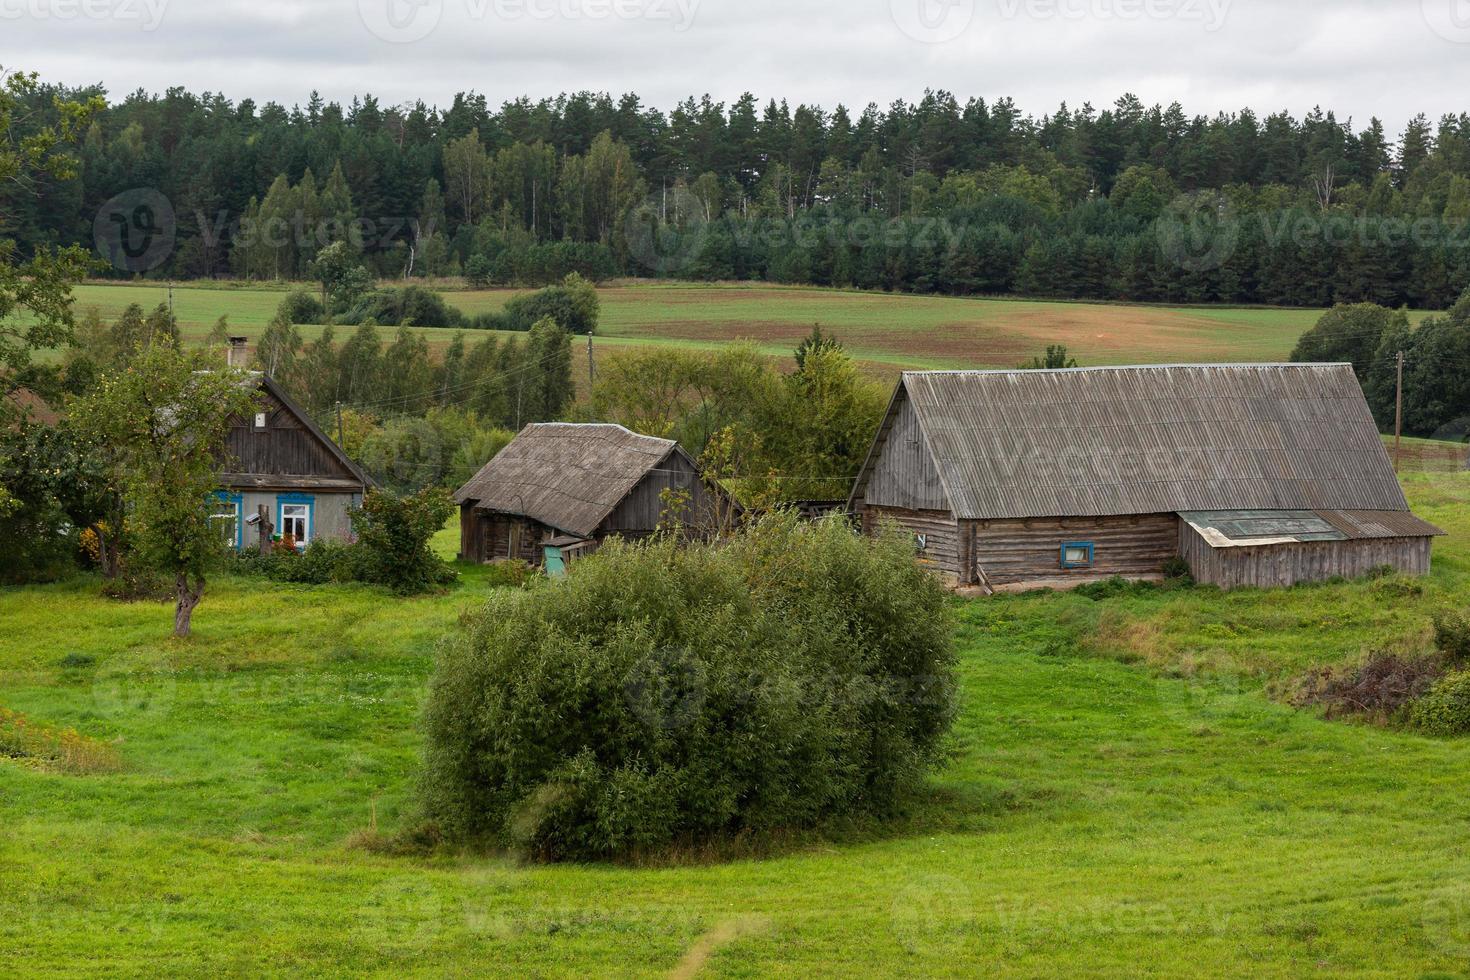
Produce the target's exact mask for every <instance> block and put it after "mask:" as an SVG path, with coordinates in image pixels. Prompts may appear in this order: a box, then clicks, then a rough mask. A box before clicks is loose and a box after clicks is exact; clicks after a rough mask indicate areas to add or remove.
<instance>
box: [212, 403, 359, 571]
mask: <svg viewBox="0 0 1470 980" xmlns="http://www.w3.org/2000/svg"><path fill="white" fill-rule="evenodd" d="M250 383H252V384H255V385H257V386H258V387H259V389H260V392H259V399H258V401H257V404H256V407H255V412H254V413H253V414H252V415H251V416H249V417H241V418H235V419H233V420H231V425H230V431H229V434H228V436H227V437H226V441H225V452H224V459H225V463H224V466H225V469H226V472H224V473H222V474H221V476H220V484H221V487H220V491H219V493H218V495H217V499H218V508H219V509H218V510H217V512H216V519H217V520H218V521H219V523H220V534H221V536H222V537H224V539H225V541H226V542H227V543H229V544H230V545H231V546H232V547H234V548H236V549H237V550H241V551H243V550H246V549H250V548H259V547H261V545H262V544H263V543H267V542H269V541H271V539H272V538H273V537H278V538H282V539H284V538H286V537H288V536H289V537H290V539H291V540H292V541H293V542H294V543H295V545H296V547H297V548H305V547H306V546H307V544H309V543H310V542H312V541H315V540H318V539H327V540H337V541H345V540H348V539H349V538H350V537H351V534H352V524H351V521H350V520H349V514H350V512H351V510H352V508H353V507H356V506H359V505H361V503H362V497H363V494H365V493H366V492H367V490H368V488H369V487H371V486H372V485H373V484H372V480H371V479H370V478H369V477H368V475H367V474H366V473H364V472H363V471H362V469H361V467H359V466H358V465H357V464H356V463H354V462H353V461H352V460H351V459H349V458H348V457H347V454H346V453H345V452H343V451H342V448H341V447H340V446H338V445H337V444H336V443H335V442H333V441H332V440H331V439H330V438H328V436H327V435H326V433H324V432H322V430H321V429H320V428H318V427H317V425H316V423H315V422H313V421H312V420H311V416H309V415H307V414H306V412H305V411H304V410H302V409H301V408H300V407H299V406H298V405H296V404H295V403H294V402H293V401H292V400H291V399H290V398H289V397H288V396H287V395H286V393H285V392H284V391H282V390H281V387H280V385H278V384H276V383H275V382H274V381H272V380H271V379H270V378H269V377H268V376H266V375H263V374H255V375H251V378H250Z"/></svg>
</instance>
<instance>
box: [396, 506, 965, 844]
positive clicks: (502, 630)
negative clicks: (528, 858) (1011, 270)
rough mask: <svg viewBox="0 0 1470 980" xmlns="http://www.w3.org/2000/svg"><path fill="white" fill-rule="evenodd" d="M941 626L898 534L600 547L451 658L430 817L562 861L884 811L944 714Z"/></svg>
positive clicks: (929, 745) (781, 526)
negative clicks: (683, 545) (878, 537)
mask: <svg viewBox="0 0 1470 980" xmlns="http://www.w3.org/2000/svg"><path fill="white" fill-rule="evenodd" d="M949 631H950V626H949V616H948V600H947V597H946V595H945V592H944V590H943V588H942V587H941V586H940V585H939V583H938V582H937V581H936V580H934V579H933V578H932V577H930V576H929V575H928V574H927V573H925V572H923V571H922V570H920V569H919V568H918V567H917V566H916V565H915V563H914V561H913V552H912V547H911V545H910V544H909V543H908V541H907V540H906V539H905V537H904V536H903V535H900V534H896V533H895V534H890V535H887V536H885V537H884V538H882V539H881V540H876V541H875V540H872V539H867V538H863V537H860V536H858V535H855V534H854V533H853V532H852V531H851V530H849V529H848V528H847V527H846V526H845V525H844V524H843V523H842V522H839V521H827V522H822V523H820V524H816V525H804V524H801V523H799V522H798V521H797V520H796V519H795V518H794V516H791V515H780V516H777V517H773V518H769V519H767V520H765V521H763V522H761V523H759V524H758V525H756V526H754V527H753V528H752V529H750V530H749V531H748V532H746V533H745V534H743V535H741V536H739V537H738V538H736V539H734V540H732V541H730V542H728V543H726V544H724V545H722V546H719V547H712V546H703V545H698V546H693V547H689V548H687V549H686V548H680V547H678V546H677V545H676V543H675V542H674V541H672V540H670V539H658V540H654V541H652V542H651V543H647V544H644V545H626V544H621V543H617V542H614V543H610V544H608V545H607V546H605V547H604V548H603V549H602V550H600V551H599V552H598V553H597V554H595V555H593V556H592V557H590V558H587V559H584V560H582V561H580V562H578V563H577V564H576V565H575V566H574V568H573V570H572V574H571V575H570V577H569V578H568V579H567V580H565V581H563V582H559V583H555V584H548V585H543V586H542V587H540V588H536V589H532V590H530V591H528V592H505V593H499V594H497V595H495V596H493V597H492V598H491V600H490V602H489V603H488V604H487V605H486V606H485V607H484V608H483V609H482V610H480V611H479V612H477V613H474V614H472V615H470V616H469V617H467V618H466V619H465V621H464V623H463V624H462V626H461V628H460V629H459V630H458V632H457V633H456V634H455V635H454V636H453V637H452V639H451V640H450V642H449V643H448V645H447V646H446V647H445V648H444V651H443V653H442V654H441V657H440V661H439V664H438V667H437V669H436V672H435V675H434V679H433V682H432V686H431V692H430V698H429V704H428V708H427V713H426V725H427V729H428V744H427V748H426V753H425V771H424V776H423V794H424V805H425V810H426V814H427V816H428V817H429V818H430V819H432V820H434V821H435V822H436V823H437V824H439V825H440V826H441V827H443V828H444V829H445V830H446V831H447V832H448V833H449V834H450V835H451V837H454V838H457V839H460V840H484V841H499V842H501V843H508V844H516V845H519V846H522V847H525V848H526V849H527V850H528V851H529V852H531V853H533V854H536V855H539V856H542V857H546V858H552V859H562V858H573V859H582V858H604V857H609V856H614V855H623V854H628V853H630V852H635V851H640V850H645V849H652V848H662V847H666V846H669V845H671V844H673V843H675V842H677V841H684V840H690V841H698V840H708V839H711V838H715V837H721V836H725V835H734V834H740V833H743V832H771V831H778V830H782V829H787V828H795V827H804V826H811V825H814V824H818V823H821V822H822V821H824V820H826V819H829V818H832V817H834V816H838V815H858V814H871V815H887V814H891V813H893V812H894V811H895V810H896V809H898V808H899V807H900V806H901V805H902V804H903V802H904V801H905V799H907V798H908V795H909V794H910V793H911V792H912V791H913V790H914V789H916V788H917V786H918V785H919V784H920V783H921V782H922V780H923V777H924V774H925V772H926V771H927V770H928V769H929V768H930V767H931V766H932V765H933V764H934V763H935V762H936V761H937V759H938V758H939V753H940V745H941V740H942V739H943V737H944V735H945V733H946V732H947V731H948V728H949V725H950V722H951V720H952V718H953V716H954V676H953V670H954V651H953V646H952V641H951V639H950V632H949Z"/></svg>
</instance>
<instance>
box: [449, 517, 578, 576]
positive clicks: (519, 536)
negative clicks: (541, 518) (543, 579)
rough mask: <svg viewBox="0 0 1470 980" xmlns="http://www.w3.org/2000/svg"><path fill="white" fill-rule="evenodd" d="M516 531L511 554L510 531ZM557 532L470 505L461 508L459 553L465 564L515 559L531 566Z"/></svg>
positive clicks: (539, 559) (535, 523)
mask: <svg viewBox="0 0 1470 980" xmlns="http://www.w3.org/2000/svg"><path fill="white" fill-rule="evenodd" d="M512 530H514V531H515V539H516V540H515V550H514V552H512V550H511V531H512ZM557 533H558V532H557V531H555V530H554V529H552V528H549V527H547V526H546V525H544V524H541V523H539V522H537V521H533V520H530V519H528V518H524V517H515V516H512V515H510V514H500V513H496V512H494V511H486V510H477V509H475V507H474V506H473V505H472V504H465V505H464V506H462V507H461V508H460V515H459V549H460V557H461V558H462V559H464V560H465V561H470V562H476V563H480V564H483V563H485V562H491V561H504V560H507V559H510V558H518V559H520V560H521V561H525V562H529V563H530V564H532V565H539V564H541V561H542V558H543V557H544V556H543V554H542V550H541V546H542V544H543V542H545V541H546V540H547V539H549V538H552V537H556V536H557Z"/></svg>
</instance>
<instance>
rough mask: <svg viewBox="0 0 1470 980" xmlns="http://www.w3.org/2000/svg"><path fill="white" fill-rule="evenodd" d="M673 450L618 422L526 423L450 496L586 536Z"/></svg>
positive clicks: (674, 445) (671, 445) (674, 446)
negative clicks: (526, 424) (496, 453)
mask: <svg viewBox="0 0 1470 980" xmlns="http://www.w3.org/2000/svg"><path fill="white" fill-rule="evenodd" d="M678 451H679V447H678V444H677V443H675V442H672V441H671V440H668V439H655V438H654V437H653V436H644V435H639V434H638V433H636V432H630V431H629V430H627V429H625V428H623V427H622V426H621V425H600V424H597V425H594V424H572V423H562V422H547V423H542V424H537V425H528V426H526V427H525V428H524V429H523V430H521V434H520V435H518V436H516V438H515V440H514V441H512V442H511V444H510V445H509V446H506V447H505V448H504V449H502V450H501V451H500V453H499V455H497V456H496V457H495V458H494V459H492V460H491V461H490V462H488V463H486V464H485V467H484V469H482V470H480V472H479V473H477V474H475V476H474V478H473V479H471V480H470V481H469V482H468V483H466V484H465V485H464V486H463V487H460V489H459V492H458V493H456V494H455V495H454V499H455V501H456V502H457V503H460V504H463V503H465V502H467V501H471V500H473V501H477V502H478V506H480V507H484V508H486V509H488V510H498V511H502V512H504V513H508V514H520V515H524V516H526V517H530V518H532V519H534V520H537V521H540V522H541V523H542V524H545V525H547V526H549V527H554V528H557V529H558V530H561V531H565V532H567V533H568V534H575V535H578V536H581V537H587V536H588V535H590V534H592V533H593V532H594V531H596V530H597V526H598V525H599V524H601V523H602V522H603V520H604V519H605V518H606V517H607V516H608V515H609V514H611V513H612V511H613V509H614V508H615V507H617V505H618V504H620V503H621V502H622V501H623V498H624V497H626V496H627V495H628V494H629V493H630V492H632V490H633V488H634V487H636V486H637V485H638V483H639V481H641V480H642V479H643V478H644V477H645V476H647V475H648V473H649V471H650V470H654V469H657V468H658V466H659V465H660V464H661V463H662V462H663V461H664V460H666V459H668V458H669V456H670V455H672V454H673V453H675V452H678Z"/></svg>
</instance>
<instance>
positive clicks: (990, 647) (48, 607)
mask: <svg viewBox="0 0 1470 980" xmlns="http://www.w3.org/2000/svg"><path fill="white" fill-rule="evenodd" d="M1415 448H1416V449H1417V450H1423V449H1424V447H1422V446H1416V447H1415ZM1428 458H1429V454H1427V453H1422V452H1421V453H1417V454H1415V455H1413V456H1412V457H1411V459H1412V460H1413V463H1412V465H1410V466H1408V467H1406V468H1407V469H1408V470H1409V471H1410V472H1407V473H1406V476H1405V482H1406V484H1407V487H1408V490H1409V493H1410V497H1411V500H1412V502H1413V504H1414V506H1415V508H1416V510H1417V511H1418V512H1419V513H1421V514H1422V515H1423V516H1424V517H1426V518H1427V519H1429V520H1431V521H1434V522H1436V523H1438V524H1440V525H1441V526H1442V527H1444V528H1445V529H1446V530H1447V531H1449V532H1450V533H1449V536H1448V537H1446V538H1443V539H1440V541H1439V542H1438V544H1437V547H1436V559H1435V569H1434V572H1433V574H1432V575H1431V576H1430V577H1429V578H1428V579H1426V580H1423V581H1422V582H1405V581H1402V580H1397V579H1385V580H1377V581H1372V582H1360V583H1342V584H1328V585H1322V586H1313V587H1300V588H1295V589H1291V590H1287V591H1284V592H1276V593H1265V592H1256V591H1250V590H1247V591H1241V592H1236V593H1231V594H1221V593H1219V592H1216V591H1213V590H1206V589H1182V590H1163V589H1157V588H1125V589H1120V590H1117V591H1116V594H1113V595H1111V596H1095V597H1092V598H1089V597H1088V596H1084V595H1076V594H1070V595H1060V594H1050V593H1042V594H1033V595H1024V596H1013V597H1004V598H996V599H991V600H976V601H971V602H959V601H956V605H955V614H956V629H957V633H958V639H959V643H960V648H961V651H962V654H961V664H960V675H961V680H962V691H963V707H962V712H961V715H960V718H959V721H958V723H957V725H956V727H955V730H954V737H953V744H952V752H951V757H950V762H949V763H948V764H947V765H946V766H945V767H944V768H943V770H942V771H940V772H938V773H937V774H936V775H935V776H934V778H933V780H932V783H931V787H930V791H929V793H928V794H927V795H926V796H925V797H924V798H922V799H919V800H916V801H914V803H913V804H912V806H911V808H910V810H909V812H908V813H907V815H906V816H905V817H904V818H903V819H901V820H899V821H897V822H895V823H892V824H889V825H886V826H881V827H875V826H869V825H861V824H855V825H852V826H835V827H829V828H825V829H823V830H821V831H809V832H805V833H800V834H794V835H792V836H791V837H790V838H785V839H781V840H773V841H768V842H763V843H762V844H761V845H760V846H759V847H752V848H751V849H750V850H749V853H744V854H742V856H740V857H739V858H737V859H733V860H726V861H712V860H695V859H688V858H685V859H680V858H674V859H671V860H669V861H668V862H666V863H663V864H659V865H654V866H641V867H632V866H616V865H589V866H557V867H542V866H528V865H525V864H522V863H520V862H519V861H517V859H516V858H515V857H514V856H513V855H503V854H460V853H441V854H437V855H435V856H433V857H395V856H389V855H387V854H383V853H381V852H379V851H377V850H374V849H371V848H368V847H364V846H363V841H365V840H371V839H374V835H373V834H372V831H373V830H376V831H377V834H378V835H391V834H392V833H394V832H396V831H397V830H399V829H400V828H402V827H404V826H408V825H410V824H411V823H412V822H413V814H414V775H415V767H416V760H417V758H418V752H419V746H420V735H419V733H418V732H417V731H416V727H415V726H416V720H417V717H418V714H419V710H420V705H421V703H422V699H423V696H424V689H425V683H426V680H427V678H428V676H429V673H430V671H431V669H432V664H433V660H434V651H435V645H436V643H437V641H438V638H439V637H440V636H441V635H442V634H443V633H444V631H446V630H448V629H451V628H452V627H453V625H454V623H455V620H456V617H457V616H458V615H459V614H460V613H461V612H462V611H463V610H466V609H469V608H473V607H474V606H475V605H476V604H477V603H479V602H482V601H483V600H484V597H485V595H486V594H487V591H488V589H489V584H488V581H487V580H486V578H485V577H484V575H483V573H482V572H481V570H479V569H474V568H463V569H461V579H460V582H459V584H458V585H457V586H456V587H455V588H453V589H452V590H450V591H448V592H447V593H445V594H442V595H438V596H432V597H429V598H422V599H410V600H403V599H398V598H395V597H393V596H391V595H390V594H388V593H386V592H382V591H378V590H375V589H372V588H366V587H358V586H323V587H305V586H289V585H281V584H273V583H267V582H261V581H256V580H246V579H236V578H222V579H220V580H218V581H216V582H214V583H213V584H212V585H211V588H210V591H209V592H208V594H207V595H206V597H205V599H204V602H203V604H202V605H201V606H200V608H199V610H198V612H197V614H196V616H195V632H196V635H195V637H194V638H193V639H192V640H191V641H188V642H176V641H173V640H170V639H168V633H169V628H170V624H171V610H170V609H169V608H168V607H167V606H166V605H165V604H162V603H151V602H143V603H119V602H114V601H110V600H106V599H103V598H101V597H100V596H99V594H98V582H97V580H96V579H95V578H92V577H86V576H84V577H79V578H77V579H74V580H72V581H69V582H65V583H61V584H56V585H47V586H35V587H28V588H21V589H10V590H4V591H0V706H3V707H5V708H9V709H12V710H18V711H21V712H24V713H25V714H26V715H27V716H28V717H29V718H31V719H33V720H34V721H35V722H36V723H41V724H46V725H50V726H54V727H58V728H66V727H74V728H76V729H77V730H78V731H79V732H81V733H82V734H83V735H86V736H89V737H92V738H95V739H99V740H102V741H104V742H106V743H108V744H110V745H112V746H113V747H115V749H116V751H117V753H118V755H119V756H120V759H121V768H120V770H119V771H116V772H98V773H95V774H90V775H71V774H66V773H63V772H58V771H52V770H49V769H47V768H45V767H39V766H35V765H29V764H26V763H23V762H21V761H18V760H13V759H4V758H0V828H3V829H0V972H4V973H6V974H8V975H17V976H36V975H96V974H102V973H105V974H108V975H117V976H139V975H148V976H160V975H175V974H190V975H199V974H206V973H207V974H211V975H240V974H260V973H271V974H284V973H292V974H308V975H312V974H334V975H335V974H341V973H349V972H350V973H362V974H376V975H384V976H390V975H391V976H401V975H445V974H454V975H462V974H490V975H514V976H526V975H535V976H586V975H610V974H615V975H633V976H680V977H689V976H695V975H707V976H764V975H770V974H774V975H781V976H813V975H816V976H851V975H859V974H862V975H870V974H874V973H884V974H891V975H893V974H904V975H937V976H946V975H947V976H975V975H1010V976H1056V975H1069V974H1070V975H1079V976H1080V975H1085V976H1098V975H1101V976H1138V975H1153V976H1232V977H1233V976H1241V975H1250V976H1264V977H1297V976H1302V975H1309V974H1315V975H1331V976H1337V975H1364V976H1451V975H1463V974H1464V972H1465V970H1466V968H1467V965H1470V847H1467V844H1466V841H1467V840H1470V810H1467V807H1466V804H1465V801H1466V799H1467V797H1470V741H1462V740H1437V739H1430V738H1426V737H1422V736H1420V735H1417V734H1414V733H1411V732H1406V731H1399V730H1392V729H1385V728H1378V727H1372V726H1368V725H1364V724H1357V723H1351V722H1340V721H1326V720H1323V719H1322V718H1320V717H1318V716H1317V715H1316V714H1314V713H1313V712H1310V711H1304V710H1298V709H1295V708H1292V707H1290V706H1288V705H1287V704H1286V703H1284V700H1283V698H1282V696H1281V692H1282V691H1283V690H1284V689H1285V688H1286V687H1287V686H1289V684H1290V682H1291V680H1292V679H1293V678H1294V677H1297V676H1299V675H1300V674H1301V673H1302V672H1303V671H1305V670H1307V669H1309V668H1311V667H1313V666H1317V665H1322V664H1339V663H1349V662H1352V661H1353V660H1355V659H1356V658H1359V657H1361V656H1363V655H1364V654H1365V652H1367V651H1368V650H1372V649H1383V648H1391V649H1411V648H1415V647H1417V646H1420V645H1423V644H1424V643H1426V642H1427V631H1428V623H1429V617H1430V614H1431V612H1432V610H1434V609H1435V608H1437V607H1439V606H1441V605H1445V604H1459V605H1462V606H1463V605H1464V602H1465V597H1466V594H1467V589H1470V474H1466V473H1463V472H1453V471H1452V469H1451V465H1452V464H1450V463H1449V462H1447V461H1444V460H1440V461H1438V462H1434V463H1426V462H1422V461H1423V460H1425V459H1428ZM454 544H455V534H454V532H448V531H447V532H445V534H443V535H442V536H441V537H440V539H439V540H438V546H439V547H440V549H441V551H443V552H444V553H445V554H446V555H447V554H450V553H452V551H453V549H454Z"/></svg>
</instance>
